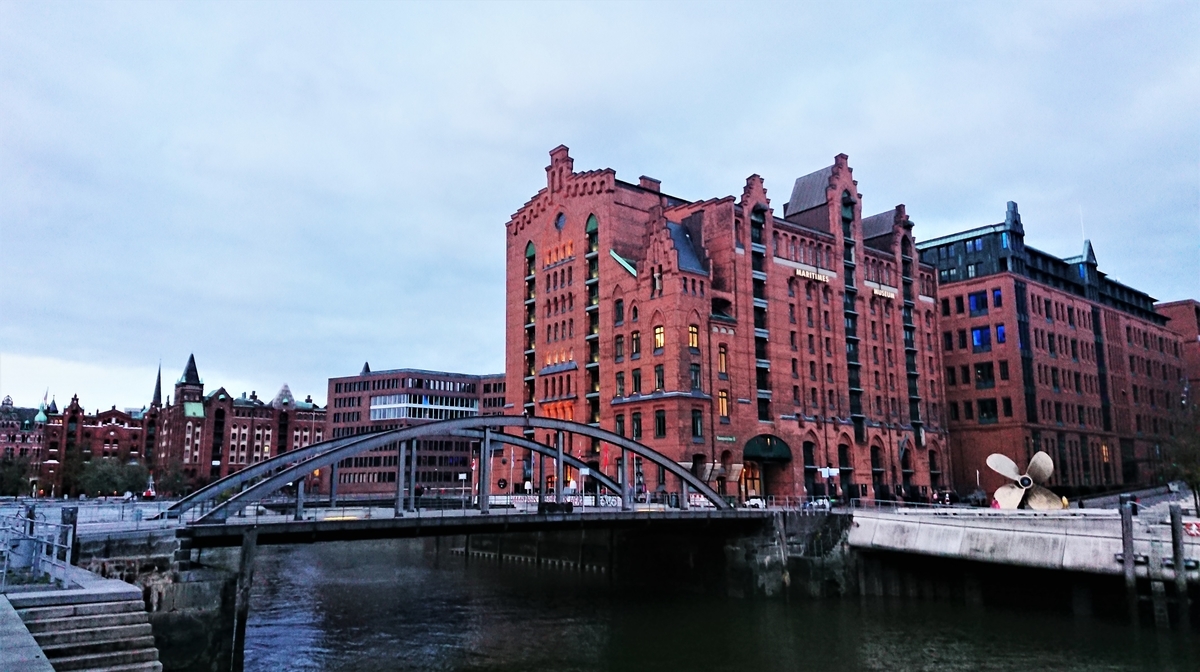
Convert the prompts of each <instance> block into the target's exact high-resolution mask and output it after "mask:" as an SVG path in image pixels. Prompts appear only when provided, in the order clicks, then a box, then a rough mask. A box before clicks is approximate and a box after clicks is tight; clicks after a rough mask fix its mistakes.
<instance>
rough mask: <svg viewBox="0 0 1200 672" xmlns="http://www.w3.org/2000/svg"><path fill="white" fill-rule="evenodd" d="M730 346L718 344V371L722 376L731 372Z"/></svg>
mask: <svg viewBox="0 0 1200 672" xmlns="http://www.w3.org/2000/svg"><path fill="white" fill-rule="evenodd" d="M728 366H729V346H727V345H725V344H724V343H722V344H721V345H719V346H717V373H719V374H721V375H722V376H724V375H726V374H728V373H729V368H728Z"/></svg>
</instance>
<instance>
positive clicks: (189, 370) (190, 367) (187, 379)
mask: <svg viewBox="0 0 1200 672" xmlns="http://www.w3.org/2000/svg"><path fill="white" fill-rule="evenodd" d="M179 382H181V383H185V384H187V385H199V384H200V373H199V372H198V371H196V355H188V363H187V367H185V368H184V369H183V377H182V378H180V379H179Z"/></svg>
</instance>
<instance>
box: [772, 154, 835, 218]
mask: <svg viewBox="0 0 1200 672" xmlns="http://www.w3.org/2000/svg"><path fill="white" fill-rule="evenodd" d="M831 177H833V166H828V167H825V168H822V169H820V170H818V171H817V172H815V173H809V174H808V175H805V176H804V177H798V178H796V183H795V184H794V185H792V197H791V198H790V199H788V202H787V204H785V205H784V206H783V216H784V217H788V216H790V215H794V214H796V213H798V212H804V211H805V210H811V209H813V208H815V207H817V206H818V205H824V204H825V203H827V202H829V199H828V198H826V195H825V191H826V189H827V188H828V187H829V179H830V178H831Z"/></svg>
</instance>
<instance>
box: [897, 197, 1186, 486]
mask: <svg viewBox="0 0 1200 672" xmlns="http://www.w3.org/2000/svg"><path fill="white" fill-rule="evenodd" d="M1024 236H1025V231H1024V228H1023V226H1022V224H1021V216H1020V214H1019V212H1018V211H1017V205H1016V203H1012V202H1010V203H1009V204H1008V214H1007V216H1006V218H1005V221H1004V222H1001V223H999V224H994V225H990V226H984V227H979V228H976V229H970V230H968V231H963V232H961V233H957V234H954V235H950V236H945V237H941V238H936V239H934V240H928V241H925V242H923V243H922V244H921V245H920V249H921V257H922V260H923V261H924V262H927V263H929V264H931V265H935V266H936V267H937V269H938V275H939V284H940V286H941V290H940V291H941V298H940V306H939V309H940V318H941V324H940V326H939V327H938V328H939V329H940V331H941V335H940V340H941V347H942V350H943V355H942V356H943V358H944V361H945V367H946V369H945V373H944V378H945V382H946V397H947V400H948V404H947V411H948V420H949V427H950V436H951V446H952V453H953V454H954V465H955V481H956V483H958V484H959V486H960V487H963V488H966V487H968V486H972V485H974V484H975V482H976V478H977V477H978V479H979V482H980V483H981V485H982V487H983V488H984V489H985V490H986V491H988V492H991V491H993V490H994V489H995V488H996V487H999V486H1000V485H1003V484H1004V483H1005V482H1006V481H1005V479H1004V478H1003V477H1001V476H999V475H998V474H995V473H994V472H992V471H991V470H990V469H988V468H987V467H986V465H985V464H984V460H985V459H986V458H987V455H989V454H990V453H1004V454H1006V455H1008V456H1009V457H1011V458H1012V459H1014V460H1015V461H1016V462H1017V463H1018V464H1019V465H1022V466H1023V465H1025V464H1026V463H1028V460H1029V458H1030V457H1031V456H1032V455H1033V453H1034V452H1036V451H1038V450H1044V451H1046V452H1047V453H1049V454H1050V456H1051V457H1052V458H1053V459H1054V462H1055V470H1054V476H1053V478H1052V480H1051V485H1052V486H1057V487H1056V490H1058V491H1059V492H1062V493H1068V494H1071V493H1086V492H1092V491H1097V490H1103V489H1107V488H1112V487H1116V486H1119V485H1122V484H1133V483H1137V484H1144V483H1151V482H1155V481H1157V479H1158V478H1159V475H1160V470H1159V467H1160V464H1159V459H1160V452H1159V449H1160V446H1161V442H1162V441H1163V440H1164V439H1165V438H1166V437H1167V436H1169V435H1170V433H1171V432H1172V431H1173V424H1172V419H1171V417H1170V413H1169V412H1168V411H1169V406H1170V403H1171V400H1173V399H1174V400H1178V399H1179V394H1180V392H1181V387H1182V386H1181V382H1180V379H1181V378H1182V377H1183V366H1184V360H1183V358H1182V356H1181V354H1182V353H1181V343H1180V338H1179V336H1178V335H1177V334H1175V333H1174V332H1172V331H1171V330H1170V329H1169V328H1167V326H1166V324H1167V320H1166V318H1164V317H1163V316H1161V315H1159V314H1158V313H1156V312H1155V310H1154V300H1153V299H1152V298H1151V297H1149V296H1148V295H1146V294H1145V293H1144V292H1141V291H1138V290H1136V289H1133V288H1131V287H1127V286H1125V285H1123V284H1121V283H1118V282H1116V281H1114V280H1112V279H1110V278H1108V277H1106V276H1105V274H1104V273H1102V272H1100V271H1099V270H1098V269H1097V262H1096V256H1095V254H1094V252H1093V251H1092V246H1091V243H1090V242H1086V241H1085V243H1084V250H1083V253H1082V254H1081V255H1079V256H1076V257H1071V258H1068V259H1060V258H1058V257H1055V256H1053V255H1050V254H1046V253H1044V252H1041V251H1038V250H1036V249H1034V248H1032V247H1028V246H1026V245H1025V239H1024ZM977 474H978V476H977Z"/></svg>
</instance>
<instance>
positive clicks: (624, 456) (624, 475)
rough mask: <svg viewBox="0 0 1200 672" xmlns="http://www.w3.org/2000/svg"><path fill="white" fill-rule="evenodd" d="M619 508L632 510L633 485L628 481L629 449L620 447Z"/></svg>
mask: <svg viewBox="0 0 1200 672" xmlns="http://www.w3.org/2000/svg"><path fill="white" fill-rule="evenodd" d="M621 510H622V511H632V510H633V485H631V484H630V482H629V451H628V450H625V449H623V448H622V449H621Z"/></svg>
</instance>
